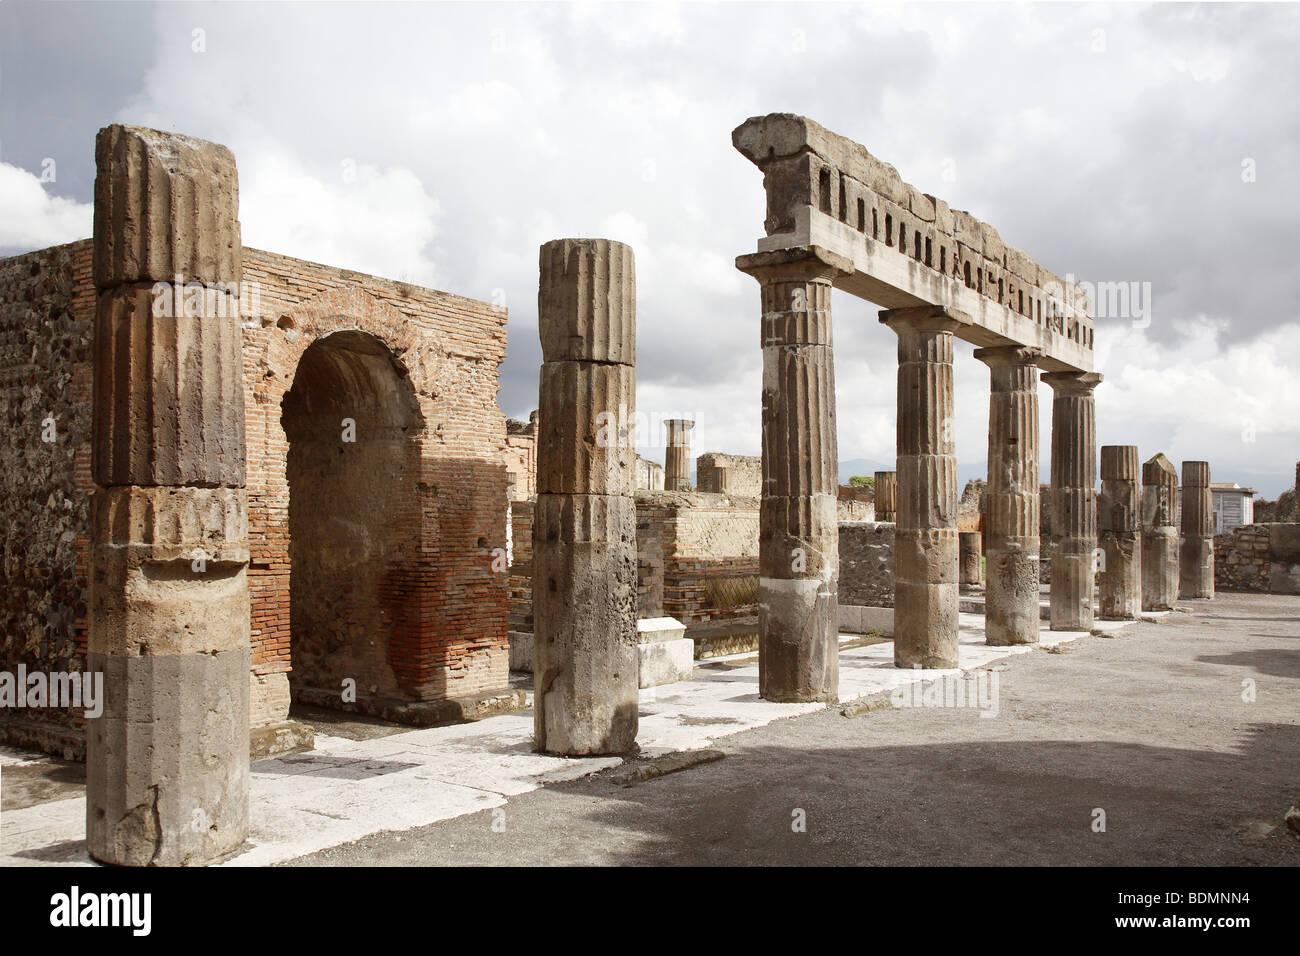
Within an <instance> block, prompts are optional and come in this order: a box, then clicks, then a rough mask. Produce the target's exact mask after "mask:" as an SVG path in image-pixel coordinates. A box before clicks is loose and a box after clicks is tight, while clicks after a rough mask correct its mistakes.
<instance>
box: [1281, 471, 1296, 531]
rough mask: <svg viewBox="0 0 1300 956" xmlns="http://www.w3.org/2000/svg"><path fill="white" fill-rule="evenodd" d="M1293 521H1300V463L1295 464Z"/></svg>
mask: <svg viewBox="0 0 1300 956" xmlns="http://www.w3.org/2000/svg"><path fill="white" fill-rule="evenodd" d="M1279 517H1281V516H1280V515H1279ZM1295 520H1296V521H1300V461H1298V462H1296V464H1295Z"/></svg>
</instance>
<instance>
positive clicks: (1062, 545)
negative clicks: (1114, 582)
mask: <svg viewBox="0 0 1300 956" xmlns="http://www.w3.org/2000/svg"><path fill="white" fill-rule="evenodd" d="M1043 381H1044V382H1046V383H1047V384H1048V385H1050V386H1051V387H1052V555H1051V561H1052V584H1051V588H1050V601H1051V619H1052V623H1051V629H1052V630H1054V631H1090V630H1092V624H1093V610H1092V602H1093V596H1094V594H1095V592H1096V579H1095V572H1094V570H1093V565H1094V558H1093V554H1094V552H1095V551H1096V550H1097V424H1096V401H1095V400H1094V398H1093V390H1094V389H1096V387H1097V385H1098V384H1099V383H1100V382H1101V376H1100V375H1098V374H1097V373H1096V372H1047V373H1045V374H1044V375H1043Z"/></svg>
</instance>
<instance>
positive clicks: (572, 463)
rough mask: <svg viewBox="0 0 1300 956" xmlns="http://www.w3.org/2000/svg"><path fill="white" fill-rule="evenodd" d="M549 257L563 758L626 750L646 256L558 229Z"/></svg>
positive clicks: (550, 684)
mask: <svg viewBox="0 0 1300 956" xmlns="http://www.w3.org/2000/svg"><path fill="white" fill-rule="evenodd" d="M540 259H541V283H540V286H539V290H538V296H537V300H538V301H537V308H538V327H539V332H540V335H541V340H542V360H543V364H542V372H541V390H540V394H541V399H540V405H541V438H540V442H539V448H538V455H537V491H538V494H537V510H536V514H535V516H534V520H533V589H532V593H533V618H534V619H533V625H534V629H535V630H534V637H535V641H534V661H533V668H534V670H533V673H534V679H535V687H536V690H535V692H534V709H533V716H534V742H535V745H536V747H537V749H538V750H539V751H542V752H544V753H553V754H560V755H564V756H590V755H595V754H621V753H627V752H628V751H630V750H631V749H633V747H634V746H635V744H636V732H637V685H638V658H637V643H638V640H637V630H636V621H637V593H636V586H637V583H636V582H637V557H636V508H635V502H634V500H633V494H634V492H635V488H636V454H635V451H634V439H633V436H632V434H631V432H630V428H631V423H632V422H633V421H634V420H635V414H636V368H635V364H636V278H635V265H634V262H633V257H632V250H631V249H629V248H628V247H627V246H625V245H623V244H622V243H618V242H610V241H608V240H604V239H557V240H554V241H552V242H548V243H547V244H545V245H544V246H542V248H541V256H540ZM602 412H603V413H605V415H602ZM608 416H614V420H615V425H614V426H611V425H610V423H609V420H608Z"/></svg>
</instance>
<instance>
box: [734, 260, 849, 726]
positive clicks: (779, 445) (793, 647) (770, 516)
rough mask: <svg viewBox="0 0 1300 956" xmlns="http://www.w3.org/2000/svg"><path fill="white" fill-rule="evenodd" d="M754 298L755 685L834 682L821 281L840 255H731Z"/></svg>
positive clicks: (827, 688)
mask: <svg viewBox="0 0 1300 956" xmlns="http://www.w3.org/2000/svg"><path fill="white" fill-rule="evenodd" d="M736 265H737V267H738V268H740V269H741V271H743V272H747V273H749V274H750V275H753V276H754V277H755V278H756V279H758V281H759V284H760V286H761V290H762V300H763V324H762V346H763V491H762V499H761V501H760V504H759V532H758V551H759V585H758V592H759V593H758V602H759V611H758V627H759V657H758V685H759V694H760V695H761V696H762V697H763V698H764V699H766V700H775V701H815V700H825V701H833V700H835V699H836V698H837V696H838V693H839V626H838V616H839V615H838V601H837V597H836V591H837V587H838V578H839V524H838V517H837V510H836V498H837V493H838V487H839V482H838V465H837V460H838V454H837V450H836V442H835V366H834V361H833V354H832V351H831V282H832V280H833V279H834V277H835V276H836V274H837V273H838V271H840V269H839V268H837V265H838V266H840V267H846V268H848V264H847V263H845V262H843V261H842V260H838V259H835V258H831V259H823V258H821V257H820V256H819V255H818V254H816V253H814V252H802V251H798V252H796V251H789V252H780V253H757V254H755V255H751V256H741V257H740V258H739V259H737V260H736Z"/></svg>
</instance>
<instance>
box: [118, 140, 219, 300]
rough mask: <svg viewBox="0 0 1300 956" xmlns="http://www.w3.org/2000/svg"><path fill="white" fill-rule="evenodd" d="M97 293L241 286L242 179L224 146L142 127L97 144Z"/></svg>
mask: <svg viewBox="0 0 1300 956" xmlns="http://www.w3.org/2000/svg"><path fill="white" fill-rule="evenodd" d="M95 166H96V170H97V174H96V176H95V266H94V268H95V285H96V286H98V287H99V288H101V289H108V288H112V287H114V286H118V285H124V284H126V283H132V282H148V283H152V282H172V281H174V280H175V277H176V276H178V275H179V276H182V277H183V278H182V281H184V282H201V283H204V284H210V283H218V282H219V283H238V282H239V281H240V280H241V252H242V249H243V244H242V243H241V241H240V234H239V222H238V215H239V179H238V176H237V174H236V171H235V157H234V155H233V154H232V153H231V152H230V150H228V149H227V148H226V147H224V146H219V145H217V144H216V143H208V142H205V141H203V140H200V139H193V138H192V137H189V136H180V135H177V134H176V133H164V132H160V131H158V130H153V129H145V128H143V127H139V126H121V125H113V126H106V127H104V128H103V129H101V130H100V131H99V135H98V136H97V137H96V139H95Z"/></svg>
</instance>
